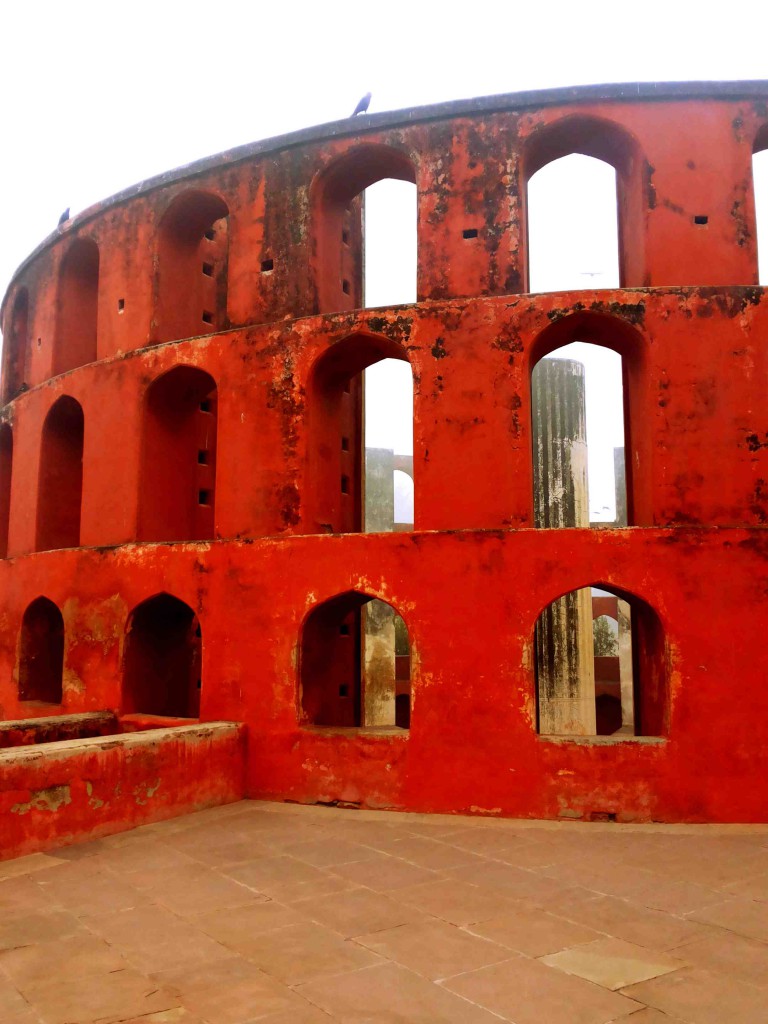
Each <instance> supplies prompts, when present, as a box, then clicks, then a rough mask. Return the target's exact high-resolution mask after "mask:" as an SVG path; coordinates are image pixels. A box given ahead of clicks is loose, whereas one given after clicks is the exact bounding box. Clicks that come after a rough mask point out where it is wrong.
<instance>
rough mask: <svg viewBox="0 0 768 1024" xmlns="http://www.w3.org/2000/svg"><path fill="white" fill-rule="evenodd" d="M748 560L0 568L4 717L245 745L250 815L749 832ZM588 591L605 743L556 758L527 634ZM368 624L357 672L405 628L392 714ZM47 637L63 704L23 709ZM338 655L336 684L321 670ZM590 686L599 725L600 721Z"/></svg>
mask: <svg viewBox="0 0 768 1024" xmlns="http://www.w3.org/2000/svg"><path fill="white" fill-rule="evenodd" d="M767 556H768V531H766V530H764V529H759V528H755V529H750V530H748V529H738V528H732V529H730V528H729V529H725V528H719V529H715V528H707V529H705V528H689V527H680V528H673V529H652V528H647V529H640V528H632V529H622V530H613V531H585V530H572V529H562V530H508V531H459V532H450V533H449V532H445V533H441V532H433V533H409V534H376V535H347V536H315V537H294V538H285V539H274V538H271V539H265V540H257V541H254V542H252V543H246V542H223V541H222V542H215V543H206V544H200V543H196V544H184V545H174V544H141V545H129V546H124V547H118V548H111V549H72V550H64V551H56V552H48V553H41V554H37V555H31V556H27V557H23V558H17V559H14V560H13V561H9V562H5V563H2V564H0V588H2V593H3V594H4V600H3V607H2V616H0V718H2V719H17V718H29V717H33V716H47V715H60V714H63V713H69V714H71V713H84V712H93V711H101V710H112V711H116V712H117V713H120V714H123V713H128V714H131V713H145V714H151V715H161V716H162V715H171V716H175V717H187V718H195V719H196V718H198V716H199V720H200V721H201V722H206V721H207V722H212V721H221V720H226V721H234V722H242V723H244V724H245V725H246V726H247V727H248V728H247V733H248V751H247V777H246V778H247V781H246V792H247V794H248V795H250V796H266V797H271V798H276V799H289V800H297V801H304V802H313V801H316V802H323V803H328V802H330V803H333V802H340V803H345V804H353V805H354V804H359V805H361V806H367V807H391V808H398V809H403V810H416V811H443V812H446V811H447V812H450V811H456V812H476V813H483V814H499V815H511V816H531V817H552V818H556V817H567V818H569V817H577V818H594V817H599V818H605V817H607V818H616V820H650V819H653V820H666V821H758V820H766V810H765V808H766V806H768V802H767V801H766V799H765V797H766V783H765V771H764V760H763V761H761V759H764V751H765V749H766V746H767V745H768V692H766V690H765V687H764V686H763V681H764V679H765V678H766V675H767V674H768V652H766V650H765V647H764V645H763V644H761V643H760V637H761V635H762V632H763V631H764V627H765V622H766V598H765V593H766V584H767V583H768V570H766V565H768V561H767ZM590 591H591V595H590V596H589V598H588V601H589V603H588V604H587V605H586V609H587V610H586V612H585V616H586V619H585V621H587V622H588V623H589V628H590V629H592V628H593V627H592V623H593V622H595V623H599V624H600V623H601V625H600V628H599V629H597V628H596V629H595V632H594V636H595V638H596V640H595V647H594V659H593V666H592V670H593V686H594V681H597V682H598V683H600V685H601V686H602V689H600V690H599V692H598V690H596V689H593V691H592V697H591V698H590V699H591V700H592V701H593V702H594V700H595V699H596V696H597V697H599V698H600V699H602V700H603V712H602V713H601V711H600V705H598V718H599V717H600V715H601V714H602V719H601V720H602V721H603V723H605V722H610V721H613V726H611V727H610V728H609V727H606V726H605V725H604V726H603V727H602V728H596V727H595V726H594V725H593V726H589V725H584V724H583V723H582V727H581V728H580V729H579V728H577V729H573V728H570V730H569V731H568V732H567V734H565V735H564V734H563V731H562V728H561V727H559V726H558V727H556V728H547V727H545V725H544V724H543V723H544V722H545V720H550V719H547V714H548V713H549V712H548V710H547V708H546V707H545V706H544V704H543V697H542V693H543V692H544V690H543V689H542V678H541V677H542V672H543V666H544V660H543V659H544V657H545V654H544V653H543V649H542V645H543V644H544V639H542V638H543V637H544V638H545V634H546V628H550V627H551V622H550V627H545V624H544V623H545V615H546V613H547V612H548V609H551V608H552V607H553V605H554V606H557V602H559V601H563V600H564V599H565V598H566V597H567V595H569V594H572V593H576V592H586V593H587V594H588V595H589V593H590ZM41 599H43V600H44V602H46V603H45V604H43V603H42V602H41ZM566 603H567V602H566ZM576 603H578V602H576ZM374 607H375V608H378V609H380V612H376V615H378V616H379V617H378V619H376V628H375V629H374V630H373V632H374V633H376V639H377V643H378V644H379V646H378V648H376V650H378V651H379V653H381V650H382V646H381V645H382V644H384V646H385V647H386V643H387V642H389V641H387V640H386V638H387V637H388V636H390V634H391V637H394V636H395V631H396V626H395V622H394V619H392V618H391V617H390V618H387V616H388V615H390V613H391V615H392V616H397V617H398V618H399V619H401V620H402V623H403V624H404V629H405V634H404V636H405V642H406V643H407V648H404V650H406V649H407V676H406V673H405V672H397V673H396V675H398V676H399V677H400V678H399V679H397V680H396V688H395V689H393V690H392V691H391V692H390V693H389V696H388V697H387V695H386V694H384V696H383V697H382V693H381V691H379V692H378V693H377V694H373V695H371V694H369V693H368V692H367V691H366V689H365V684H366V681H367V680H368V679H369V678H370V676H369V673H372V672H373V669H372V668H371V666H372V665H373V664H374V663H375V661H376V652H375V649H374V646H375V645H374V646H372V647H371V648H370V650H369V651H368V652H367V653H366V652H365V651H361V649H360V646H359V643H358V640H359V638H360V636H361V635H362V634H361V633H360V621H361V617H362V618H365V616H367V617H368V619H371V618H376V615H374V614H373V611H372V609H374ZM574 607H575V604H574ZM30 608H31V609H32V612H31V613H30V611H29V610H30ZM41 608H42V609H43V610H45V611H46V615H45V616H42V615H41V613H40V609H41ZM569 614H570V612H569ZM57 616H59V617H60V620H61V623H62V625H63V641H64V642H63V647H64V652H63V657H62V658H61V670H60V671H61V679H60V682H61V696H60V698H58V694H57V691H56V688H55V687H54V686H53V685H52V684H51V680H50V679H49V678H48V676H46V681H45V686H44V688H43V691H42V692H41V694H38V695H37V696H38V699H37V700H35V699H34V697H35V694H32V693H30V690H29V685H30V684H29V680H30V679H31V678H32V676H30V670H29V665H30V659H32V661H31V663H32V664H33V666H34V650H35V649H34V643H37V642H42V641H40V638H41V637H42V638H43V640H44V639H45V638H46V637H52V638H53V640H52V642H54V643H55V644H57V645H59V644H60V642H61V633H60V631H59V629H58V623H59V618H57ZM43 619H45V623H44V624H45V626H46V628H45V629H43V628H42V627H41V626H40V625H39V623H40V622H42V620H43ZM612 621H615V622H616V627H615V629H614V627H612V626H611V624H610V623H611V622H612ZM622 624H623V625H622ZM54 627H55V628H54ZM366 629H368V627H367V626H366ZM622 630H624V632H623V633H622ZM369 632H370V630H369ZM400 632H401V641H402V640H403V633H402V628H401V630H400ZM614 634H615V637H616V644H615V645H614V642H613V641H614ZM537 635H538V639H537ZM598 636H599V643H598V640H597V638H598ZM627 637H629V638H630V639H631V643H632V645H633V646H634V648H635V652H634V654H633V656H632V658H633V659H634V660H632V661H631V662H630V663H629V664H630V679H631V680H632V681H633V683H634V686H635V687H636V688H641V689H637V690H636V694H635V698H634V701H633V699H632V694H631V686H630V690H629V698H628V700H627V699H625V698H626V697H627V690H626V686H625V685H624V684H625V683H626V680H627V675H626V672H625V666H622V664H621V658H622V651H623V650H624V648H623V647H622V643H623V640H622V638H624V639H626V638H627ZM36 638H37V639H36ZM393 642H394V641H393ZM344 645H348V646H347V648H346V650H347V654H346V655H344V657H347V660H346V661H345V662H344V663H343V664H344V666H345V670H344V672H345V674H343V675H341V674H340V675H338V677H337V676H336V675H334V674H333V673H329V672H327V671H326V669H327V667H328V666H329V665H331V664H333V663H334V658H337V657H340V656H339V655H338V653H337V652H338V651H339V650H340V649H342V648H344ZM589 646H590V645H589V644H588V645H587V647H589ZM614 646H615V652H616V653H615V654H614V653H613V651H614ZM393 650H394V648H393ZM58 651H59V647H58V646H57V652H58ZM30 652H31V653H30ZM57 656H58V654H57ZM395 656H396V657H400V658H405V657H406V654H405V653H403V652H402V651H401V652H400V653H399V654H395ZM612 659H615V660H616V665H613V663H612ZM598 662H599V664H598ZM609 663H610V664H609ZM50 664H52V662H51V663H50ZM50 664H48V668H50ZM339 664H341V662H339ZM25 666H26V667H25ZM318 666H320V669H322V671H321V670H320V669H318ZM537 672H538V675H539V678H538V680H537ZM612 673H613V674H612ZM48 675H50V672H49V673H48ZM150 677H151V678H150ZM180 680H181V681H182V682H181V683H180V682H179V681H180ZM537 683H538V687H537ZM550 683H552V679H550ZM614 684H615V685H614ZM553 685H554V684H553ZM612 685H614V689H616V699H617V700H618V702H619V707H618V710H617V712H616V715H617V716H618V717H616V715H614V716H613V719H612V718H611V713H607V712H606V711H605V706H606V702H605V698H607V697H610V696H611V692H612V691H611V690H610V687H611V686H612ZM356 687H358V688H359V689H355V688H356ZM313 688H314V689H313ZM537 692H538V699H537ZM52 694H54V695H55V696H53V697H52V696H51V695H52ZM549 696H551V693H550V694H549ZM556 696H557V694H556ZM571 696H572V694H571ZM404 697H406V698H407V701H408V712H409V714H408V716H407V717H406V716H405V715H404V713H403V709H404V702H403V699H402V698H404ZM581 697H582V698H583V693H582V694H581ZM22 698H23V699H22ZM398 699H399V701H400V703H399V711H400V714H399V715H398ZM57 701H58V702H57ZM387 701H389V703H387ZM198 702H199V704H198ZM576 704H578V701H576ZM583 704H584V700H583V699H582V705H583ZM573 706H575V704H574V705H573ZM340 709H341V710H340ZM350 709H352V710H351V712H350ZM550 710H551V709H550ZM592 713H593V719H594V707H593V712H592ZM344 715H347V717H346V718H345V717H343V716H344ZM339 716H341V717H339ZM572 717H573V716H572ZM614 719H615V720H614ZM551 720H556V716H555V717H554V718H551ZM588 720H589V715H587V717H586V718H585V719H584V720H583V721H588ZM598 733H601V734H599V735H598Z"/></svg>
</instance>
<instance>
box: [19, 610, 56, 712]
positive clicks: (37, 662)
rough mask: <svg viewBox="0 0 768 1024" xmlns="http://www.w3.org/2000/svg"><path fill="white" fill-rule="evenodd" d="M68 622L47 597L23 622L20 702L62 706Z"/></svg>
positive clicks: (25, 613) (20, 647)
mask: <svg viewBox="0 0 768 1024" xmlns="http://www.w3.org/2000/svg"><path fill="white" fill-rule="evenodd" d="M63 670H64V620H63V618H62V616H61V612H60V611H59V609H58V608H57V607H56V605H55V604H54V603H53V601H49V600H48V598H47V597H38V598H37V599H36V600H34V601H33V602H32V603H31V604H30V605H29V607H28V608H27V610H26V611H25V612H24V617H23V618H22V620H21V637H20V641H19V700H30V701H40V702H42V703H46V704H61V696H62V674H63Z"/></svg>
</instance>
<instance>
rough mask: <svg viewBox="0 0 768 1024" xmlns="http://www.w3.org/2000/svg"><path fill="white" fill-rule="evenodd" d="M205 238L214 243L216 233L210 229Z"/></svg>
mask: <svg viewBox="0 0 768 1024" xmlns="http://www.w3.org/2000/svg"><path fill="white" fill-rule="evenodd" d="M205 237H206V238H207V239H208V241H209V242H212V241H213V240H214V238H215V237H216V232H215V231H214V230H213V228H209V229H208V230H207V231H206V232H205Z"/></svg>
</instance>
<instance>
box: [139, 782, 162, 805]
mask: <svg viewBox="0 0 768 1024" xmlns="http://www.w3.org/2000/svg"><path fill="white" fill-rule="evenodd" d="M159 788H160V779H157V781H156V782H155V783H154V785H153V784H152V783H149V782H141V783H139V785H138V786H135V787H134V790H133V796H134V799H135V800H136V803H137V804H140V805H141V806H142V807H143V806H144V804H146V803H147V802H148V801H149V800H151V799H152V797H153V796H154V795H155V793H156V792H157V791H158V789H159Z"/></svg>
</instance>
